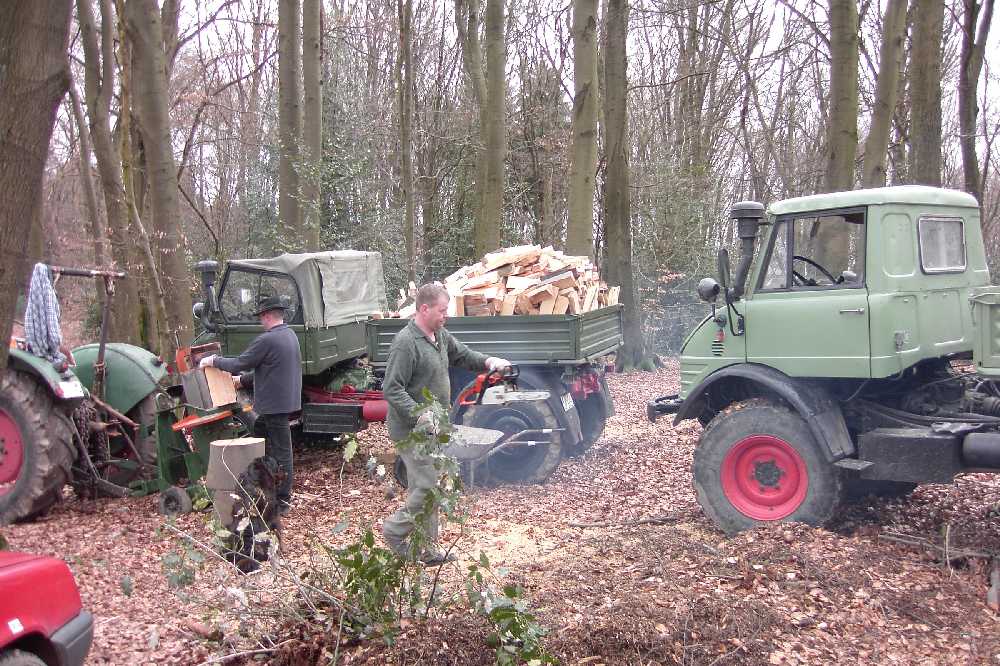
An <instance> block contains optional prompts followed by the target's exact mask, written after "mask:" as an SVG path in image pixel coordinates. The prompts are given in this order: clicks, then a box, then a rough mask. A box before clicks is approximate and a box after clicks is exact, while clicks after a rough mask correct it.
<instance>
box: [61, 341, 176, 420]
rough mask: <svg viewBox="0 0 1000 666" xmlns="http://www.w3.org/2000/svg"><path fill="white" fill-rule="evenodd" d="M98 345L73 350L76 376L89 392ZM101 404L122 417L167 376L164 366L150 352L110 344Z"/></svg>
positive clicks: (107, 350)
mask: <svg viewBox="0 0 1000 666" xmlns="http://www.w3.org/2000/svg"><path fill="white" fill-rule="evenodd" d="M98 347H99V345H97V344H89V345H83V346H82V347H77V348H76V349H74V350H73V357H74V358H75V359H76V368H75V371H76V375H77V377H79V378H80V381H81V382H83V384H84V386H86V387H87V389H88V390H90V389H92V388H93V386H94V363H95V362H97V352H98ZM104 367H105V374H104V401H105V402H106V403H108V404H109V405H111V406H112V407H114V408H115V409H116V410H118V411H119V412H121V413H122V414H126V413H128V411H129V410H130V409H132V408H133V407H135V406H136V405H137V404H139V401H140V400H142V399H143V398H145V397H146V396H147V395H149V394H150V393H152V392H153V391H154V390H156V388H157V387H158V386H159V384H160V380H161V379H163V378H164V377H166V376H167V365H166V363H164V362H163V360H162V359H161V358H160V357H159V356H157V355H156V354H154V353H152V352H151V351H149V350H146V349H143V348H142V347H136V346H135V345H130V344H126V343H124V342H111V343H109V344H108V345H107V346H106V347H105V350H104Z"/></svg>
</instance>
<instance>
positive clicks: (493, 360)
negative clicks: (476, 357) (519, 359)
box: [486, 356, 510, 372]
mask: <svg viewBox="0 0 1000 666" xmlns="http://www.w3.org/2000/svg"><path fill="white" fill-rule="evenodd" d="M509 367H510V361H508V360H507V359H505V358H499V357H497V356H490V357H489V358H487V359H486V369H487V370H489V371H490V372H493V371H494V370H500V369H502V368H509Z"/></svg>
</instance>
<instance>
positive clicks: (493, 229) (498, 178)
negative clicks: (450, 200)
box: [476, 0, 507, 255]
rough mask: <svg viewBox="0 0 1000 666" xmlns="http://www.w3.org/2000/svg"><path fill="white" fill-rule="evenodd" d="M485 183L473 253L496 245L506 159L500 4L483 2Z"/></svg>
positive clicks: (481, 252)
mask: <svg viewBox="0 0 1000 666" xmlns="http://www.w3.org/2000/svg"><path fill="white" fill-rule="evenodd" d="M484 34H485V39H486V105H485V113H484V114H483V120H484V121H485V127H486V154H485V161H486V182H485V183H484V184H483V185H484V186H483V188H482V209H483V216H482V224H481V225H480V226H479V228H478V229H476V254H479V255H482V254H485V253H486V252H490V251H492V250H495V249H496V248H498V247H499V246H500V222H501V219H502V216H503V190H504V161H505V159H506V156H507V141H506V139H507V133H506V119H505V116H506V110H507V85H506V80H505V78H506V60H507V56H506V46H505V44H504V2H503V0H486V20H485V31H484Z"/></svg>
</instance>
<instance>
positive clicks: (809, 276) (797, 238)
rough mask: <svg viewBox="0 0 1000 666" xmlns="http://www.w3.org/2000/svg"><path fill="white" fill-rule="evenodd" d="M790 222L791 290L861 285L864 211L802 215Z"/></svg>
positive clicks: (863, 263) (863, 250)
mask: <svg viewBox="0 0 1000 666" xmlns="http://www.w3.org/2000/svg"><path fill="white" fill-rule="evenodd" d="M793 224H794V227H793V233H792V250H793V254H792V262H791V263H792V288H793V289H815V288H831V287H832V288H840V289H851V288H859V287H863V286H864V267H865V215H864V212H863V211H856V212H853V211H852V212H848V211H845V212H837V213H826V214H822V215H810V216H804V217H799V218H795V220H794V222H793Z"/></svg>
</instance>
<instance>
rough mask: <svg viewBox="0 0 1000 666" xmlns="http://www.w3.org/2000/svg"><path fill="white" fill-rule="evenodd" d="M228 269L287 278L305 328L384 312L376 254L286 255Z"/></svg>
mask: <svg viewBox="0 0 1000 666" xmlns="http://www.w3.org/2000/svg"><path fill="white" fill-rule="evenodd" d="M229 266H230V268H245V269H252V270H260V271H268V272H274V273H283V274H286V275H290V276H291V277H292V279H293V280H295V283H296V284H297V285H298V288H299V295H300V296H301V298H302V313H303V317H304V323H305V325H306V327H308V328H321V327H327V326H338V325H340V324H346V323H350V322H354V321H363V320H366V319H368V317H369V316H370V315H371V314H372V313H373V312H385V310H386V309H387V305H386V297H385V278H384V277H383V274H382V255H381V254H379V253H378V252H360V251H356V250H331V251H329V252H309V253H303V254H288V253H285V254H282V255H280V256H277V257H274V258H273V259H241V260H234V261H230V262H229Z"/></svg>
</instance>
